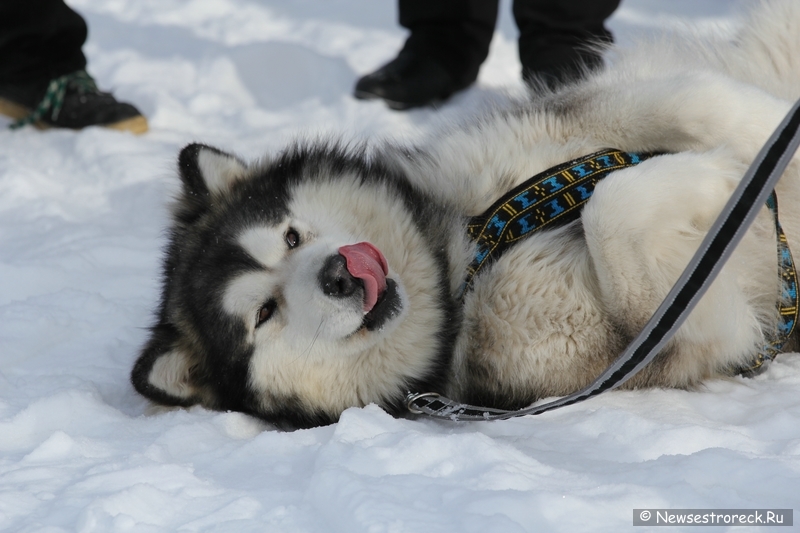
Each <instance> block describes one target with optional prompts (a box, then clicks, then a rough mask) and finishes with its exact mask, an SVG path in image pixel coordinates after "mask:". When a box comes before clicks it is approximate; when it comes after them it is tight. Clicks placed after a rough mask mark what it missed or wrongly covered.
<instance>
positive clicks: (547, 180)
mask: <svg viewBox="0 0 800 533" xmlns="http://www.w3.org/2000/svg"><path fill="white" fill-rule="evenodd" d="M654 155H659V154H656V153H646V154H641V153H633V152H623V151H621V150H614V149H610V148H609V149H605V150H600V151H599V152H595V153H593V154H589V155H586V156H583V157H580V158H578V159H574V160H572V161H569V162H567V163H562V164H561V165H558V166H557V167H553V168H550V169H548V170H545V171H544V172H541V173H539V174H536V175H535V176H533V177H532V178H529V179H528V180H526V181H525V182H523V183H521V184H520V185H518V186H516V187H515V188H513V189H512V190H511V191H509V192H508V193H507V194H506V195H505V196H503V197H502V198H500V199H499V200H497V201H496V202H495V203H494V204H492V206H491V207H490V208H489V209H487V210H486V211H485V212H484V213H483V214H481V215H478V216H476V217H473V218H471V219H470V220H469V222H468V224H467V234H468V235H469V236H470V238H472V240H473V241H475V256H474V258H473V260H472V263H470V265H469V267H467V278H466V280H465V281H464V286H463V287H462V293H461V296H462V298H463V296H464V295H465V294H466V292H467V291H469V290H470V289H471V288H472V281H473V278H474V277H475V275H476V274H477V273H478V272H479V271H480V270H481V269H482V268H483V267H484V266H486V265H488V264H489V263H491V262H493V261H496V260H497V259H498V258H499V257H500V256H501V255H502V254H503V252H505V251H506V250H507V249H508V248H509V247H510V246H511V245H513V244H514V243H515V242H517V241H519V240H520V239H524V238H525V237H528V236H529V235H531V234H532V233H534V232H536V231H540V230H543V229H552V228H556V227H558V226H563V225H565V224H568V223H569V222H572V221H573V220H577V219H578V218H580V213H581V208H582V207H583V205H584V204H585V203H586V202H588V201H589V198H590V197H591V196H592V193H594V188H595V186H596V185H597V183H598V182H599V181H600V180H601V179H603V178H604V177H606V176H607V175H608V174H610V173H611V172H613V171H615V170H619V169H622V168H628V167H632V166H635V165H638V164H639V163H641V162H642V161H644V160H646V159H649V158H650V157H653V156H654Z"/></svg>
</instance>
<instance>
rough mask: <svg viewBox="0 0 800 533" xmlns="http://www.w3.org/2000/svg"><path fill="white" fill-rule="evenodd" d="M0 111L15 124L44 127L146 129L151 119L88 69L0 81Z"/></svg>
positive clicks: (140, 130)
mask: <svg viewBox="0 0 800 533" xmlns="http://www.w3.org/2000/svg"><path fill="white" fill-rule="evenodd" d="M0 113H1V114H3V115H6V116H8V117H11V118H13V119H15V120H16V122H14V123H13V124H12V125H11V128H14V129H16V128H21V127H23V126H26V125H28V124H32V125H34V126H36V127H37V128H40V129H45V128H69V129H74V130H79V129H82V128H85V127H87V126H103V127H105V128H111V129H115V130H122V131H130V132H132V133H136V134H139V133H144V132H146V131H147V119H146V118H145V117H144V116H142V114H141V113H140V112H139V110H138V109H136V108H135V107H133V106H132V105H131V104H128V103H125V102H119V101H117V99H116V98H114V96H113V95H112V94H110V93H106V92H102V91H100V90H99V89H98V88H97V85H96V84H95V82H94V80H93V79H92V77H91V76H89V74H87V73H86V71H85V70H79V71H76V72H73V73H71V74H67V75H65V76H61V77H60V78H56V79H54V80H51V81H49V82H45V83H41V82H29V83H20V84H9V83H0Z"/></svg>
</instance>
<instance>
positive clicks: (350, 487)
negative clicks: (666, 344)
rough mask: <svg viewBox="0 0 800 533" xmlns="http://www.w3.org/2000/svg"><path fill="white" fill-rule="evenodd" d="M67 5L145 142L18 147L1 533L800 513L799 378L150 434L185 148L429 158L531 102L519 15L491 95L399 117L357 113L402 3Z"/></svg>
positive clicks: (485, 532) (99, 135)
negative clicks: (529, 413)
mask: <svg viewBox="0 0 800 533" xmlns="http://www.w3.org/2000/svg"><path fill="white" fill-rule="evenodd" d="M70 4H71V5H73V6H74V7H75V8H76V9H77V10H79V11H80V12H81V13H82V14H84V16H85V17H86V18H87V20H88V22H89V26H90V39H89V42H88V43H87V46H86V52H87V54H88V57H89V60H90V70H91V72H92V73H93V74H94V75H95V76H96V77H97V78H98V80H99V83H100V84H101V86H102V87H105V88H111V89H113V90H114V91H115V93H116V94H117V95H118V97H120V98H122V99H127V100H130V101H132V102H134V103H136V104H137V105H138V106H139V107H140V108H141V109H142V111H143V112H144V113H145V114H146V115H147V116H148V117H149V119H150V124H151V127H152V130H151V131H150V132H149V133H148V134H146V135H144V136H141V137H135V136H132V135H128V134H122V133H116V132H112V131H106V130H101V129H96V128H91V129H88V130H85V131H82V132H79V133H75V132H68V131H47V132H39V131H35V130H33V129H30V128H28V129H25V130H22V131H16V132H10V131H7V130H5V129H3V130H2V131H0V530H2V531H9V532H12V531H13V532H20V533H22V532H46V533H56V532H67V531H79V532H85V533H88V532H117V531H120V532H122V531H136V532H175V531H188V532H191V531H216V532H249V531H252V532H273V531H274V532H348V533H350V532H361V531H364V532H371V533H379V532H387V533H388V532H392V533H400V532H426V533H439V532H465V533H468V532H481V533H491V532H498V533H513V532H521V531H564V532H575V531H608V532H617V531H624V530H627V529H628V528H631V525H632V510H633V509H635V508H646V507H650V508H673V509H675V508H733V509H752V508H792V507H794V508H800V505H798V503H800V357H798V356H797V355H786V356H782V357H780V359H779V360H778V361H777V362H776V363H775V364H773V365H772V366H771V367H770V369H769V370H768V371H767V372H766V373H765V374H764V375H761V376H759V377H757V378H755V379H750V380H747V379H741V378H737V379H733V380H731V381H725V382H715V383H711V384H709V385H708V387H707V389H705V390H703V391H700V392H684V391H676V390H668V391H662V390H655V391H640V392H615V393H610V394H607V395H604V396H602V397H599V398H596V399H593V400H591V401H589V402H586V403H583V404H580V405H577V406H573V407H570V408H566V409H563V410H560V411H556V412H553V413H549V414H545V415H542V416H539V417H533V418H531V417H528V418H521V419H514V420H509V421H504V422H493V423H466V424H461V425H452V424H444V423H439V422H433V421H429V420H396V419H393V418H391V417H390V416H388V415H387V414H385V413H384V412H382V411H381V410H380V409H378V408H376V407H374V406H370V407H367V408H364V409H350V410H348V411H346V412H345V413H344V415H343V417H342V419H341V421H340V422H339V423H338V424H336V425H333V426H329V427H321V428H316V429H311V430H304V431H296V432H291V433H286V432H280V431H276V430H274V429H273V428H270V427H268V426H266V425H264V424H263V423H261V422H259V421H257V420H254V419H252V418H250V417H248V416H245V415H242V414H238V413H217V412H210V411H206V410H203V409H199V408H195V409H190V410H188V411H187V410H177V411H170V412H166V413H160V414H148V409H147V402H145V400H144V399H143V398H141V397H140V396H138V395H137V394H136V393H135V392H134V391H133V389H132V388H131V386H130V385H129V382H128V373H129V370H130V368H131V365H132V363H133V361H134V359H135V357H136V355H137V351H138V349H139V347H140V346H141V345H142V343H143V342H144V340H145V338H146V328H147V326H149V325H150V324H151V321H152V317H153V315H152V309H153V307H154V305H155V303H156V301H157V298H158V290H159V279H158V277H159V258H160V249H161V247H162V246H163V245H164V232H163V228H164V227H165V224H166V218H167V210H166V202H167V200H168V199H169V197H170V195H171V194H172V193H173V192H174V191H175V189H176V185H177V183H176V179H175V177H174V172H173V166H174V159H175V156H176V154H177V152H178V150H179V149H180V148H181V147H182V146H183V145H184V144H186V143H188V142H191V141H202V142H206V143H209V144H215V145H219V146H221V147H223V148H226V149H229V150H232V151H235V152H237V153H238V154H240V155H242V156H243V157H245V158H248V159H250V158H255V157H258V156H260V155H261V154H262V153H264V152H265V151H269V150H276V149H278V148H280V147H281V146H282V145H284V144H285V143H286V142H287V141H288V140H290V139H292V138H293V137H295V136H297V135H306V134H316V133H317V132H320V131H324V132H331V131H333V132H346V133H347V135H348V136H350V137H353V138H368V137H373V136H387V135H392V136H401V137H403V138H406V139H409V138H410V139H413V138H414V136H415V135H417V133H418V132H420V131H422V130H424V129H425V128H426V126H428V125H429V124H431V123H432V122H433V121H435V120H438V119H439V118H441V117H445V118H446V117H448V116H457V115H461V114H464V113H469V112H472V111H473V110H475V109H480V108H481V107H482V106H486V105H490V103H491V102H492V101H494V100H495V99H497V98H501V97H502V96H501V92H502V91H511V92H518V91H521V90H522V85H521V83H520V81H519V79H518V78H519V77H518V71H519V64H518V61H517V59H516V43H515V37H516V30H515V28H514V25H513V21H512V20H511V17H510V14H509V11H510V6H509V5H508V3H504V4H502V6H501V8H502V9H501V12H502V15H501V21H500V23H499V28H498V33H497V36H496V39H495V41H494V43H493V45H492V52H491V56H490V59H489V61H488V62H487V64H486V65H484V67H483V70H482V72H481V76H480V80H479V83H478V84H477V86H476V87H474V88H472V89H470V90H469V91H467V92H466V93H464V94H462V95H459V96H457V97H456V98H454V99H453V101H452V102H450V103H449V104H447V105H446V106H444V107H443V108H442V109H441V110H439V111H433V110H418V111H413V112H410V113H396V112H392V111H390V110H388V109H386V108H385V107H384V106H383V105H381V104H380V103H364V102H358V101H356V100H354V99H352V98H351V96H350V91H351V88H352V85H353V83H354V81H355V79H356V78H357V76H359V75H361V74H364V73H366V72H369V71H370V70H372V69H374V68H375V67H377V66H379V65H380V64H382V63H383V62H385V61H386V60H388V59H389V58H391V57H392V56H393V54H394V53H395V52H396V51H397V49H398V48H399V46H400V44H401V43H402V40H403V36H404V32H403V31H402V30H401V28H399V27H398V26H397V25H396V23H395V20H396V15H395V11H394V9H395V7H394V3H393V2H392V1H384V2H376V1H374V0H299V1H292V2H289V1H288V0H261V1H259V0H70ZM732 11H733V5H732V2H729V1H728V0H705V1H703V2H698V1H696V0H680V1H671V2H662V1H659V0H624V1H623V5H622V7H621V8H620V10H619V11H618V12H617V13H616V15H615V16H614V18H613V20H612V21H611V27H612V28H613V29H614V31H615V32H616V34H617V37H618V40H619V41H620V42H622V43H623V44H624V43H625V42H628V41H629V40H630V39H631V35H633V34H634V33H635V32H637V31H639V32H641V31H644V32H649V31H652V30H653V28H656V27H658V26H675V25H676V20H677V17H681V16H686V17H690V18H692V19H694V20H695V21H696V22H698V23H700V25H701V28H712V27H718V28H722V29H723V30H724V29H725V28H730V25H731V18H730V17H731V13H732ZM654 60H657V58H654ZM7 124H8V122H7V121H3V120H2V119H0V128H5V126H6V125H7ZM795 521H796V522H795V523H797V521H800V517H798V516H796V517H795ZM795 528H797V526H795ZM787 529H790V528H787ZM737 530H739V529H737ZM783 530H786V529H783Z"/></svg>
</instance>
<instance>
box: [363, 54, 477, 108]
mask: <svg viewBox="0 0 800 533" xmlns="http://www.w3.org/2000/svg"><path fill="white" fill-rule="evenodd" d="M470 83H471V82H470ZM470 83H466V84H464V83H457V82H456V81H455V80H454V79H453V77H452V76H450V74H449V73H448V72H447V71H446V70H445V69H444V68H442V67H441V66H439V64H438V63H437V62H436V61H434V60H433V59H431V58H430V57H427V56H425V55H423V54H417V53H413V52H410V51H408V50H403V51H402V52H400V55H398V56H397V57H396V58H395V59H394V60H392V61H390V62H389V63H387V64H386V65H384V66H382V67H381V68H379V69H378V70H376V71H375V72H373V73H372V74H367V75H366V76H364V77H363V78H361V79H359V80H358V82H357V83H356V87H355V91H354V96H355V97H356V98H360V99H362V100H370V99H375V98H380V99H382V100H384V101H385V102H386V104H387V105H388V106H389V107H391V108H392V109H396V110H403V109H410V108H413V107H420V106H426V105H432V104H437V103H439V102H441V101H443V100H446V99H447V98H449V97H450V96H451V95H452V94H453V93H455V92H456V91H460V90H461V89H464V88H466V87H468V86H469V85H470Z"/></svg>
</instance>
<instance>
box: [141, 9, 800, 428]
mask: <svg viewBox="0 0 800 533" xmlns="http://www.w3.org/2000/svg"><path fill="white" fill-rule="evenodd" d="M740 28H741V29H740V31H738V33H737V34H736V35H735V37H730V36H727V37H719V38H717V39H708V38H704V37H700V36H697V37H694V38H687V37H686V35H683V36H681V37H676V36H666V37H663V38H661V39H655V40H652V41H651V42H643V43H640V44H639V45H638V46H637V47H636V48H635V49H631V50H612V51H611V55H612V56H613V58H614V59H613V61H612V64H611V65H610V66H608V67H607V68H606V69H605V70H604V71H602V72H598V73H595V74H592V75H590V76H588V77H587V78H586V79H585V80H584V81H582V82H578V83H576V84H574V85H571V86H568V87H565V88H562V89H560V90H558V91H556V92H545V91H544V90H542V91H539V92H538V93H537V94H535V95H533V96H531V97H530V98H529V99H528V100H526V101H525V102H522V103H515V104H513V105H508V106H507V107H504V108H502V109H497V110H495V111H493V112H491V113H488V114H484V115H481V116H479V117H475V118H471V119H468V120H466V121H464V123H462V124H458V125H446V126H443V127H442V128H440V129H439V130H438V131H436V132H435V134H433V135H431V137H430V139H429V140H428V141H426V142H423V143H421V144H419V145H418V146H411V147H404V146H399V145H397V144H395V143H391V142H385V143H379V142H376V143H373V144H371V145H369V146H355V147H353V146H348V145H346V144H345V143H342V142H336V141H331V140H329V141H298V142H297V143H296V144H294V145H292V146H290V147H289V148H287V149H286V150H284V151H282V152H280V153H277V154H272V155H268V156H266V157H265V158H264V159H262V160H260V161H256V162H254V163H250V164H248V163H245V162H243V161H241V160H240V159H238V158H237V157H235V156H233V155H230V154H228V153H225V152H222V151H220V150H217V149H215V148H211V147H208V146H204V145H200V144H193V145H190V146H187V147H186V148H184V149H183V151H182V152H181V154H180V156H179V160H178V172H179V174H180V179H181V180H182V192H181V194H180V197H179V198H178V199H177V201H176V202H175V204H174V208H173V218H172V227H171V233H170V241H169V245H168V247H167V249H166V253H165V259H164V267H163V295H162V299H161V304H160V307H159V310H158V319H157V324H156V325H155V326H154V327H153V328H152V334H151V337H150V340H149V341H148V343H147V344H146V346H145V347H144V349H143V351H142V353H141V355H140V357H139V359H138V361H137V362H136V364H135V367H134V369H133V373H132V379H133V384H134V386H135V388H136V389H137V390H138V391H139V392H140V393H142V394H143V395H145V396H147V397H148V398H150V399H152V400H154V401H155V402H157V403H160V404H166V405H177V406H189V405H192V404H202V405H204V406H207V407H209V408H213V409H228V410H238V411H244V412H247V413H251V414H253V415H255V416H258V417H261V418H263V419H265V420H268V421H272V422H275V423H277V424H282V425H288V426H293V427H305V426H313V425H318V424H327V423H331V422H334V421H336V420H337V419H338V417H339V415H340V414H341V413H342V411H343V410H345V409H347V408H348V407H353V406H364V405H367V404H369V403H376V404H378V405H380V406H382V407H383V408H384V409H386V410H388V411H389V412H391V413H395V414H399V413H401V412H402V410H403V402H404V398H405V396H406V394H407V393H408V392H409V391H416V392H427V391H435V392H441V393H445V394H447V395H448V396H450V397H452V398H455V399H457V400H461V401H465V402H470V403H476V404H481V405H484V406H489V407H499V408H508V409H511V408H519V407H523V406H526V405H528V404H530V403H532V402H534V401H535V400H537V399H539V398H543V397H548V396H554V395H564V394H568V393H571V392H574V391H576V390H578V389H580V388H582V387H584V386H586V385H587V384H588V383H590V382H591V381H592V380H593V379H594V378H595V377H596V376H598V375H599V374H600V373H601V372H602V371H603V370H604V369H605V368H606V367H607V366H608V365H609V364H610V363H611V362H612V361H613V360H614V359H615V358H616V357H617V356H618V355H619V354H620V352H621V351H622V350H623V348H624V347H625V346H626V345H627V343H628V342H629V341H630V340H631V339H632V338H633V337H634V336H635V335H636V334H637V333H638V332H639V330H640V328H641V327H642V326H643V325H644V323H645V322H646V321H647V320H648V318H649V317H650V316H651V314H652V313H653V311H654V310H655V309H656V308H657V306H658V305H659V304H660V302H661V300H662V299H663V297H664V296H665V295H666V294H667V292H668V291H669V289H670V288H671V286H672V284H673V283H674V282H675V281H676V279H677V278H678V277H679V275H680V273H681V272H682V270H683V268H684V266H685V265H686V264H687V263H688V261H689V259H690V258H691V256H692V254H693V253H694V252H695V250H696V249H697V248H698V246H699V243H700V241H701V240H702V239H703V237H704V235H705V234H706V232H707V231H708V229H709V227H710V225H711V224H712V223H713V221H714V220H715V218H716V216H717V214H718V213H719V212H720V211H721V209H722V207H723V206H724V204H725V202H726V201H727V199H728V198H729V196H730V194H731V192H732V191H733V190H734V188H735V187H736V185H737V183H738V181H739V180H740V179H741V177H742V175H743V174H744V172H745V170H746V168H747V166H748V165H749V164H750V163H751V162H752V161H753V159H754V157H755V156H756V154H757V153H758V151H759V149H760V148H761V146H762V145H763V144H764V142H765V141H766V140H767V138H768V137H769V135H770V134H771V132H772V131H773V129H774V128H775V127H776V126H777V125H778V123H779V122H780V121H781V119H782V118H783V116H784V115H785V113H786V112H787V111H788V110H789V108H790V107H791V102H792V101H793V100H794V99H795V98H797V97H798V96H800V2H797V1H796V0H784V1H768V2H762V3H760V4H758V5H757V6H756V7H755V8H754V9H753V10H752V11H751V12H750V13H749V15H748V18H747V19H745V21H744V23H743V24H742V25H741V26H740ZM609 147H613V148H617V149H620V150H623V151H628V152H659V153H662V154H663V155H659V156H655V157H652V158H650V159H648V160H646V161H644V162H642V163H641V164H639V165H637V166H634V167H631V168H626V169H622V170H618V171H616V172H614V173H612V174H610V175H609V176H608V177H606V178H605V179H604V180H603V181H601V182H600V183H599V184H598V185H597V188H596V189H595V192H594V195H593V196H592V197H591V199H590V200H589V202H588V203H587V204H586V206H585V207H584V208H583V211H582V213H581V216H580V218H579V219H578V220H575V221H573V222H572V223H569V224H567V225H565V226H562V227H559V228H555V229H551V230H545V231H541V232H538V233H536V234H534V235H532V236H530V237H528V238H526V239H523V240H521V241H520V242H519V243H518V244H516V245H515V246H514V247H512V248H510V249H509V251H508V252H507V253H505V254H504V255H503V256H502V257H500V258H499V259H498V260H497V261H495V262H493V263H492V264H491V265H490V266H488V267H486V268H484V269H482V270H481V271H480V272H479V273H478V275H477V276H475V278H474V279H473V280H472V283H471V286H470V287H469V289H468V290H467V291H466V292H462V291H463V285H464V280H465V277H466V272H467V269H468V266H469V264H470V261H471V260H472V255H473V249H474V244H473V243H472V242H471V241H470V239H469V238H468V237H467V233H466V224H467V221H468V220H469V217H473V216H476V215H479V214H481V213H483V212H484V211H485V210H486V209H487V208H489V206H491V205H492V203H493V202H494V201H495V200H496V199H497V198H499V197H502V196H503V195H504V194H505V193H506V192H507V191H508V190H510V189H512V188H514V187H515V186H516V185H518V184H520V183H522V182H524V181H525V180H526V179H527V178H529V177H531V176H533V175H535V174H537V173H539V172H542V171H543V170H545V169H548V168H551V167H554V166H556V165H559V164H561V163H563V162H566V161H570V160H572V159H575V158H577V157H579V156H582V155H585V154H589V153H592V152H595V151H598V150H600V149H603V148H609ZM777 197H778V199H779V201H780V206H781V208H782V210H781V212H780V216H781V223H782V225H783V228H784V230H785V233H786V234H787V236H788V242H789V245H790V247H791V248H793V249H794V250H800V209H798V208H797V206H798V205H800V204H799V202H800V162H799V161H798V160H797V159H796V160H794V161H793V162H792V163H791V164H790V166H789V169H788V170H787V172H786V173H785V175H784V177H783V178H782V180H781V182H780V183H779V185H778V187H777ZM780 295H781V281H780V278H779V275H778V264H777V253H776V227H775V224H774V220H773V218H772V215H771V214H770V212H769V211H768V210H767V209H766V208H764V209H763V210H762V212H761V213H760V215H759V217H758V218H757V220H756V222H755V223H754V225H753V226H752V227H751V229H750V230H749V232H748V233H747V235H746V236H745V237H744V240H743V241H742V242H741V244H740V245H739V247H738V248H737V250H736V252H735V253H734V255H733V256H732V257H731V259H730V260H729V261H728V263H727V265H726V266H725V268H724V269H723V271H722V272H721V274H720V275H719V277H718V278H717V279H716V281H715V282H714V283H713V284H712V286H711V287H710V289H709V291H708V292H707V293H706V295H705V296H704V297H703V299H702V300H701V301H700V303H699V304H698V306H697V307H696V308H695V310H694V311H693V312H692V313H691V315H690V316H689V318H688V320H687V321H686V322H685V323H684V325H683V326H682V327H681V329H680V330H679V332H678V333H677V334H676V336H675V337H674V338H673V339H672V340H671V341H670V343H669V344H668V345H667V347H666V348H664V349H663V351H662V352H661V353H660V354H659V355H658V356H657V358H656V359H655V360H654V361H653V362H652V363H651V364H650V365H649V366H647V367H646V368H645V369H644V370H643V371H642V372H640V373H639V374H638V375H636V376H635V378H633V379H632V380H631V381H629V382H628V383H627V384H626V387H630V388H633V387H680V388H687V389H689V388H692V387H695V386H697V385H699V384H700V383H702V382H703V381H704V380H708V379H713V378H719V377H724V376H730V375H732V374H734V373H735V372H736V369H740V368H743V367H745V366H747V365H748V364H749V363H750V362H751V361H752V359H753V357H754V354H756V353H757V352H758V351H759V349H760V348H761V347H762V346H763V345H764V343H765V339H767V338H769V337H770V336H771V335H772V334H773V333H774V332H775V330H776V328H777V324H778V319H779V317H778V310H777V306H778V304H779V303H780V302H779V300H780V298H781V296H780Z"/></svg>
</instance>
